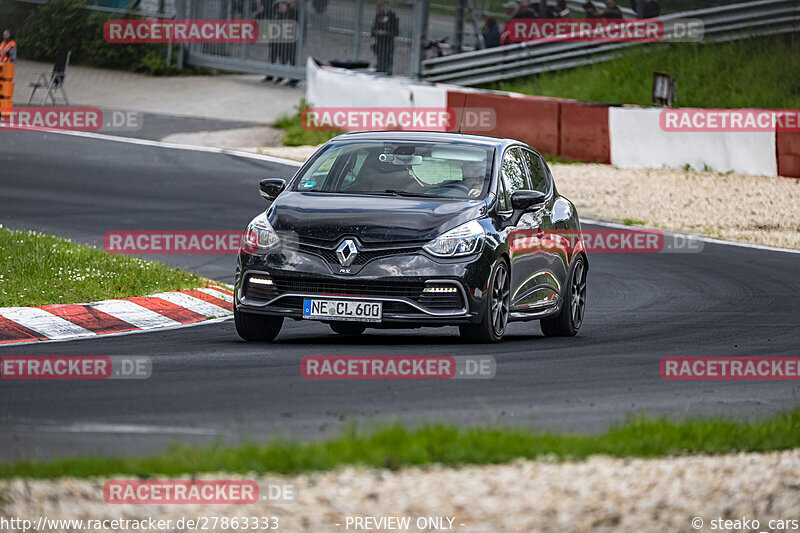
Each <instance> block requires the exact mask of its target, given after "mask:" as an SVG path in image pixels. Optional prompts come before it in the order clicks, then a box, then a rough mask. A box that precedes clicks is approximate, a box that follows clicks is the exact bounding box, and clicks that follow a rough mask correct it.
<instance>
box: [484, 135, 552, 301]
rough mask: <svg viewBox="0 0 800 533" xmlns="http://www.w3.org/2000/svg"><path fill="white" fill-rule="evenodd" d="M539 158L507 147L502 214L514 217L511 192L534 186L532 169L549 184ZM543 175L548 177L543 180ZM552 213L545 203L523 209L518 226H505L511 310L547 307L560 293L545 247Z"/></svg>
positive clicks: (550, 255)
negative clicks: (509, 266) (531, 209)
mask: <svg viewBox="0 0 800 533" xmlns="http://www.w3.org/2000/svg"><path fill="white" fill-rule="evenodd" d="M532 161H534V162H535V163H537V164H534V163H532ZM538 162H539V159H538V154H535V153H533V152H531V151H530V150H527V149H526V148H523V147H521V146H512V147H509V148H507V149H506V151H505V152H504V154H503V159H502V163H501V177H502V180H501V185H502V190H501V192H500V198H499V210H500V213H501V214H502V215H504V216H506V217H508V218H510V217H511V214H512V211H513V210H512V207H511V195H512V194H513V193H514V192H516V191H518V190H523V189H524V190H530V189H532V188H533V186H534V184H533V183H532V182H531V173H533V176H534V177H535V179H537V180H539V181H537V182H536V186H537V187H542V186H545V187H547V180H546V175H545V174H544V172H543V168H542V167H541V165H540V164H538ZM541 176H544V177H545V180H544V184H543V183H542V182H541ZM548 188H549V189H552V188H551V187H548ZM542 192H545V193H546V192H547V191H542ZM550 194H551V195H552V192H551V193H550ZM550 202H551V199H550V198H548V203H550ZM549 213H550V211H549V206H548V205H547V204H546V205H545V206H544V207H542V208H540V209H538V210H535V211H529V212H526V213H524V214H523V215H522V217H521V218H520V219H519V222H518V223H517V224H516V225H515V226H511V227H508V228H507V229H506V231H508V236H507V238H508V244H509V257H510V259H511V309H512V311H517V312H524V311H530V310H536V309H538V308H542V307H546V306H548V305H551V304H552V303H554V301H555V298H556V296H557V289H556V286H557V285H558V281H557V280H556V279H555V278H554V275H553V257H552V256H553V254H552V253H550V252H548V251H547V250H546V249H543V247H542V243H543V241H544V237H545V234H544V229H545V228H547V227H550V215H549Z"/></svg>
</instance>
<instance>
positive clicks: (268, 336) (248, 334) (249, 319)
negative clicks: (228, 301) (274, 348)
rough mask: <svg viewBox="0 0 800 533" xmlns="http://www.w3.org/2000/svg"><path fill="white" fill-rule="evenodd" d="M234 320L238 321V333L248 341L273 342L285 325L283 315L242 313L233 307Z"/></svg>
mask: <svg viewBox="0 0 800 533" xmlns="http://www.w3.org/2000/svg"><path fill="white" fill-rule="evenodd" d="M233 321H234V322H235V323H236V333H238V334H239V336H240V337H241V338H243V339H244V340H246V341H255V342H272V341H273V340H275V337H277V336H278V333H280V331H281V326H283V317H282V316H267V315H256V314H253V313H242V312H240V311H239V310H238V309H236V307H235V306H234V308H233Z"/></svg>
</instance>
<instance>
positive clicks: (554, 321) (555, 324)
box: [540, 256, 586, 337]
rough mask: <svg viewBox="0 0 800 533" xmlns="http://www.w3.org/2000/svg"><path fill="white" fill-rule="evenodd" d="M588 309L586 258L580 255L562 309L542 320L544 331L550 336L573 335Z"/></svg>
mask: <svg viewBox="0 0 800 533" xmlns="http://www.w3.org/2000/svg"><path fill="white" fill-rule="evenodd" d="M585 310H586V260H585V259H584V258H583V257H582V256H579V257H578V258H577V259H575V265H574V266H573V267H572V276H571V277H570V281H569V284H568V285H567V292H566V294H564V301H563V302H561V311H559V313H558V314H557V315H556V316H554V317H552V318H543V319H542V320H541V321H540V324H541V326H542V333H544V334H545V335H546V336H548V337H572V336H573V335H575V334H576V333H578V330H579V329H581V324H583V315H584V312H585Z"/></svg>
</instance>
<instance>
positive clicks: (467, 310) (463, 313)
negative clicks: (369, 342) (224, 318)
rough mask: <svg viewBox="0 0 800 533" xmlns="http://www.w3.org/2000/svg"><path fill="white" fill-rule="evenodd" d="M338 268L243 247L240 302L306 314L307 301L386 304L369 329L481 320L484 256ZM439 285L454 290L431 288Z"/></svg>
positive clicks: (251, 308) (301, 254) (411, 256)
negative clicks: (343, 270)
mask: <svg viewBox="0 0 800 533" xmlns="http://www.w3.org/2000/svg"><path fill="white" fill-rule="evenodd" d="M336 268H338V265H334V264H333V262H332V260H331V258H330V257H325V255H324V254H315V253H309V252H307V251H304V250H299V249H297V248H296V247H295V248H279V249H276V250H275V251H270V252H269V253H267V254H263V255H260V254H249V253H247V252H244V251H242V252H240V254H239V257H238V261H237V269H236V282H235V305H236V307H237V309H238V310H239V311H240V312H247V313H258V314H266V315H273V316H283V317H287V318H294V319H302V318H303V300H304V299H305V298H309V297H316V298H319V297H323V298H326V299H359V300H361V299H363V300H369V301H379V302H382V304H383V317H382V320H381V322H379V323H369V325H370V326H371V327H380V326H381V325H425V326H437V325H442V326H445V325H457V324H468V323H477V322H479V321H480V319H481V312H482V309H483V306H482V305H481V304H482V302H483V298H484V294H485V291H486V286H487V284H488V278H489V274H490V271H491V261H490V260H488V259H487V258H485V257H484V255H483V254H476V255H474V256H470V257H467V258H461V259H460V260H440V259H438V258H434V257H432V256H430V255H428V254H427V253H425V252H423V251H421V250H418V251H413V252H412V251H408V249H405V250H402V251H401V252H400V253H398V254H395V255H390V256H384V257H377V258H375V259H372V260H370V261H368V262H366V264H364V265H362V266H361V268H360V269H358V273H357V274H351V275H347V274H344V275H342V274H336V273H335V272H334V270H335V269H336ZM251 276H254V277H261V278H268V279H269V280H270V281H271V284H269V285H265V284H263V282H262V284H254V283H251V282H250V278H251ZM435 287H453V288H455V291H449V292H431V290H432V289H433V288H435ZM426 288H428V289H429V290H428V291H425V289H426ZM323 321H324V320H323Z"/></svg>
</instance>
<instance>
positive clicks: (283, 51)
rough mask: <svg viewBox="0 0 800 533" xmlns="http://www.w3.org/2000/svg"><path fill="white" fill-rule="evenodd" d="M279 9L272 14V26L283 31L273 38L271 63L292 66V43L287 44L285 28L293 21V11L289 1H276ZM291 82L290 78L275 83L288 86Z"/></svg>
mask: <svg viewBox="0 0 800 533" xmlns="http://www.w3.org/2000/svg"><path fill="white" fill-rule="evenodd" d="M275 3H276V4H277V8H276V9H275V10H274V11H273V12H272V18H271V19H270V21H269V23H270V25H274V26H275V27H280V28H281V31H277V32H276V35H274V36H272V38H271V39H270V44H269V62H270V63H280V64H282V65H286V64H289V65H291V64H292V61H290V58H289V54H290V53H291V47H290V43H288V42H286V37H285V35H284V32H283V28H284V27H285V24H286V23H287V22H288V21H291V20H293V18H294V17H293V15H292V13H291V9H290V8H289V0H275ZM290 82H291V80H290V79H289V78H280V77H276V78H275V83H281V84H284V85H285V84H288V83H290Z"/></svg>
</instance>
